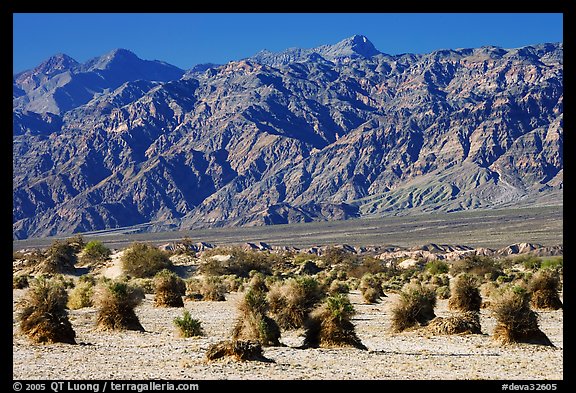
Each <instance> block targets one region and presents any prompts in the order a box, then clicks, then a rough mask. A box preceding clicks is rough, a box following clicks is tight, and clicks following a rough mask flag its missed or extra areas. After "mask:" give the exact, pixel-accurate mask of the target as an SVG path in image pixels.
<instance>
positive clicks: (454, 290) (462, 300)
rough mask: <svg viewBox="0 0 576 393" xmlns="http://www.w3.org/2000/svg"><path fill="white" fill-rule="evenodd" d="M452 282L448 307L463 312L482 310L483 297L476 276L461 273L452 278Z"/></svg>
mask: <svg viewBox="0 0 576 393" xmlns="http://www.w3.org/2000/svg"><path fill="white" fill-rule="evenodd" d="M451 284H452V285H451V291H450V298H449V299H448V308H450V309H451V310H457V311H463V312H468V311H474V312H478V311H480V306H481V305H482V297H481V296H480V290H479V289H478V281H477V278H476V276H474V275H471V274H467V273H461V274H459V275H457V276H456V277H455V278H454V279H453V280H452V282H451Z"/></svg>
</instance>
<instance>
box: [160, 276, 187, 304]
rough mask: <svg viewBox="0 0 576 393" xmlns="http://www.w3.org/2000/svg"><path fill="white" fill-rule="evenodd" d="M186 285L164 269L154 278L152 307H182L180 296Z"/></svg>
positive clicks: (183, 292) (182, 294)
mask: <svg viewBox="0 0 576 393" xmlns="http://www.w3.org/2000/svg"><path fill="white" fill-rule="evenodd" d="M185 293H186V283H185V282H184V280H182V279H181V278H180V277H178V276H177V275H176V274H175V273H173V272H171V271H170V270H167V269H164V270H161V271H159V272H158V273H156V275H155V276H154V305H155V306H157V307H184V301H183V300H182V296H184V294H185Z"/></svg>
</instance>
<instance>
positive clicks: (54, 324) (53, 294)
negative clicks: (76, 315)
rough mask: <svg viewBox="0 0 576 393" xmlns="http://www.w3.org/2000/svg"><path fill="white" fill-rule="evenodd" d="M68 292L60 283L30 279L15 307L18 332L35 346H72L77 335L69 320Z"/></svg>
mask: <svg viewBox="0 0 576 393" xmlns="http://www.w3.org/2000/svg"><path fill="white" fill-rule="evenodd" d="M67 301H68V293H67V292H66V289H65V288H64V286H63V285H62V283H61V282H60V281H59V280H54V279H46V278H37V279H35V280H33V281H32V282H31V284H30V287H29V288H28V290H27V292H26V294H25V295H24V297H23V299H22V301H21V302H20V303H19V305H18V307H19V308H20V309H21V313H20V315H19V320H20V331H21V332H22V333H23V334H25V335H26V336H28V337H29V338H30V339H32V340H33V341H34V342H38V343H55V342H62V343H68V344H75V343H76V341H75V337H76V333H75V332H74V329H73V328H72V324H71V323H70V320H69V319H68V313H67V311H66V303H67Z"/></svg>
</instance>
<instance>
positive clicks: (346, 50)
mask: <svg viewBox="0 0 576 393" xmlns="http://www.w3.org/2000/svg"><path fill="white" fill-rule="evenodd" d="M316 51H317V52H318V53H320V54H321V55H323V56H324V57H328V58H341V57H357V56H361V57H372V56H375V55H377V54H379V53H380V52H379V51H378V50H377V49H376V48H375V47H374V44H372V42H370V40H369V39H368V38H367V37H366V36H363V35H360V34H356V35H353V36H352V37H348V38H345V39H343V40H342V41H340V42H338V43H337V44H334V45H324V46H321V47H319V48H317V50H316Z"/></svg>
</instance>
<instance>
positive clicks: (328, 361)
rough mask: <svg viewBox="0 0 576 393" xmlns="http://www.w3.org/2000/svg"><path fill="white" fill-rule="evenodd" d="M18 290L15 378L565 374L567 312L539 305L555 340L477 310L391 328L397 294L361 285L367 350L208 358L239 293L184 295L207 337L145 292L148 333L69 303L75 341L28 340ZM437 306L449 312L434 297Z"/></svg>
mask: <svg viewBox="0 0 576 393" xmlns="http://www.w3.org/2000/svg"><path fill="white" fill-rule="evenodd" d="M23 293H24V291H23V290H14V292H13V294H14V318H13V378H14V379H59V380H62V379H64V380H66V379H70V380H75V379H82V380H84V379H88V380H91V379H178V380H215V379H232V380H298V379H304V380H343V379H348V380H352V379H354V380H463V379H466V380H471V379H481V380H488V379H500V380H523V379H529V380H561V379H563V377H564V375H563V347H564V342H563V332H562V326H563V311H562V310H561V309H560V310H558V311H539V312H538V314H539V326H540V329H541V330H542V331H543V332H544V333H545V334H546V335H547V336H548V337H549V338H550V340H551V341H552V343H553V344H554V345H555V348H552V347H546V346H540V345H532V344H515V345H507V346H502V345H500V344H498V343H497V342H495V341H494V340H493V339H492V337H491V334H492V330H493V328H494V326H495V320H494V319H493V318H492V317H491V316H490V313H489V311H488V310H487V309H483V310H482V312H481V326H482V332H483V334H474V335H445V336H433V335H429V334H425V333H423V332H422V331H418V330H414V331H410V332H402V333H390V331H389V327H390V326H389V323H390V322H389V321H390V311H389V310H390V306H391V305H392V304H393V302H394V301H395V299H396V297H397V296H398V295H397V294H394V293H390V294H388V297H385V298H382V300H381V301H380V302H379V303H377V304H364V302H363V300H362V297H361V295H360V293H359V292H358V291H351V293H350V295H349V296H350V300H351V302H352V304H353V305H354V307H355V309H356V312H357V314H356V315H355V316H354V318H353V323H354V324H355V327H356V332H357V334H358V336H359V337H360V339H361V340H362V342H363V343H364V345H366V347H368V350H367V351H363V350H359V349H354V348H334V349H297V348H295V347H297V346H299V345H300V344H301V342H302V337H301V333H302V331H293V332H283V333H282V339H281V341H282V342H283V343H284V344H285V345H286V346H283V347H265V348H264V356H265V357H267V358H269V359H270V360H271V361H270V362H260V361H245V362H241V361H234V360H225V359H221V360H216V361H211V362H208V361H206V358H205V353H206V350H207V348H208V347H209V345H210V344H212V343H216V342H218V341H221V340H225V339H229V338H230V331H231V329H232V326H233V324H234V320H235V317H236V312H237V311H236V310H237V303H238V301H239V300H240V298H241V296H242V293H236V292H232V293H228V294H227V299H226V301H223V302H214V301H188V302H186V303H185V308H186V309H187V310H189V311H190V313H191V314H192V316H193V317H194V318H197V319H199V320H200V321H201V323H202V326H203V329H204V336H202V337H193V338H180V337H178V335H177V333H176V330H175V327H174V325H173V323H172V320H173V319H174V318H175V317H177V316H181V315H182V311H183V310H182V308H157V307H154V302H153V295H146V299H145V300H144V301H143V303H142V304H141V305H140V306H138V307H137V308H136V313H137V315H138V317H139V319H140V322H141V323H142V325H143V326H144V328H145V332H135V331H126V332H102V331H97V330H96V329H95V314H96V312H95V309H94V308H84V309H80V310H71V311H70V314H69V316H70V320H71V322H72V326H73V328H74V330H75V331H76V341H77V343H78V345H69V344H51V345H42V344H32V343H30V342H29V341H28V339H27V338H26V337H24V336H22V335H21V334H20V333H19V332H18V324H17V320H16V309H15V305H16V302H17V301H18V299H19V298H20V297H21V296H22V294H23ZM435 312H436V315H438V316H443V315H447V314H449V311H448V308H447V300H439V301H438V304H437V306H436V309H435Z"/></svg>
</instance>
